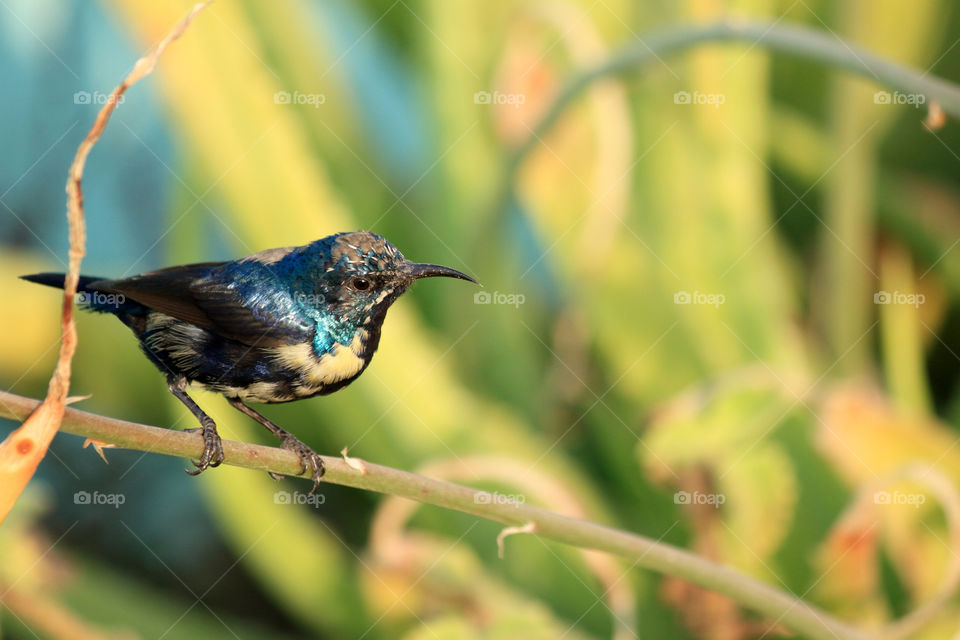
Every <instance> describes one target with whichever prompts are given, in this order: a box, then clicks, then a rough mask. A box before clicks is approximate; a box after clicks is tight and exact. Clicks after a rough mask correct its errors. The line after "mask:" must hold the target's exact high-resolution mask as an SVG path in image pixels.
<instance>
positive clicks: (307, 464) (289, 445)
mask: <svg viewBox="0 0 960 640" xmlns="http://www.w3.org/2000/svg"><path fill="white" fill-rule="evenodd" d="M282 438H283V440H282V442H281V444H280V446H281V447H283V448H284V449H290V450H291V451H293V452H294V453H296V454H297V456H298V457H299V458H300V474H301V475H302V474H304V473H306V471H307V469H309V470H310V475H311V476H312V477H313V488H312V489H310V493H315V492H316V490H317V488H318V487H319V486H320V478H322V477H323V474H324V473H325V472H326V468H325V467H324V465H323V458H321V457H320V456H319V455H318V454H317V452H316V451H314V450H313V449H311V448H310V447H308V446H307V445H305V444H304V443H302V442H300V441H299V440H297V439H296V438H295V437H293V436H292V435H290V434H289V433H288V434H287V435H285V436H282ZM270 475H271V476H273V477H274V478H276V477H277V476H275V475H274V474H272V473H271V474H270Z"/></svg>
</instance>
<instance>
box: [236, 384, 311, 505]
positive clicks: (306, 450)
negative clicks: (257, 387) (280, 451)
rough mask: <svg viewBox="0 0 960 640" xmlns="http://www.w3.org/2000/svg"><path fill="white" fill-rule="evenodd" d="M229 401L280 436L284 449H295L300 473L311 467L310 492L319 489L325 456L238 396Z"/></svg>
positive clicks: (274, 475) (277, 477)
mask: <svg viewBox="0 0 960 640" xmlns="http://www.w3.org/2000/svg"><path fill="white" fill-rule="evenodd" d="M227 402H229V403H230V405H231V406H233V407H234V408H235V409H237V410H238V411H240V412H241V413H244V414H246V415H248V416H250V417H251V418H253V419H254V420H256V421H257V422H259V423H260V424H262V425H263V426H264V427H266V428H267V430H268V431H269V432H270V433H272V434H273V435H275V436H277V437H278V438H280V442H281V446H282V447H283V448H284V449H290V450H292V451H294V452H295V453H296V454H297V456H299V457H300V473H301V474H302V473H304V472H306V470H307V469H308V468H309V469H310V472H311V475H312V476H313V488H312V489H311V490H310V493H313V492H314V491H316V490H317V487H319V486H320V478H322V477H323V473H324V471H325V469H324V466H323V458H321V457H320V456H319V455H317V453H316V452H315V451H314V450H313V449H311V448H310V447H308V446H307V445H305V444H304V443H302V442H300V441H299V440H298V439H297V438H295V437H294V436H293V434H292V433H290V432H288V431H285V430H284V429H281V428H280V427H278V426H277V425H276V424H274V423H273V422H271V421H270V420H269V419H267V418H266V417H264V416H262V415H260V413H258V412H257V411H255V410H253V409H251V408H250V407H249V406H247V405H245V404H244V403H243V402H242V401H241V400H238V399H237V398H227ZM270 475H271V476H272V477H273V478H275V479H277V480H279V479H280V476H279V475H277V474H275V473H273V472H270Z"/></svg>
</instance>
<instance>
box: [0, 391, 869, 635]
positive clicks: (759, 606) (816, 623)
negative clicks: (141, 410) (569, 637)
mask: <svg viewBox="0 0 960 640" xmlns="http://www.w3.org/2000/svg"><path fill="white" fill-rule="evenodd" d="M38 404H39V401H37V400H34V399H32V398H26V397H23V396H18V395H15V394H12V393H6V392H0V417H7V418H12V419H14V420H23V419H25V418H26V416H28V415H29V414H30V412H31V411H33V410H34V409H35V408H36V407H37V405H38ZM60 430H61V431H63V432H66V433H72V434H75V435H79V436H83V437H86V438H92V439H94V440H98V441H101V442H106V443H109V444H112V445H115V446H117V447H121V448H124V449H136V450H139V451H149V452H152V453H159V454H164V455H171V456H180V457H183V458H197V457H199V455H200V454H201V453H202V452H203V440H202V438H201V436H200V435H199V434H196V433H184V432H182V431H171V430H169V429H161V428H158V427H151V426H147V425H142V424H136V423H133V422H125V421H123V420H115V419H113V418H106V417H103V416H98V415H95V414H92V413H87V412H85V411H78V410H76V409H67V410H66V412H65V414H64V417H63V423H62V426H61V428H60ZM223 452H224V456H225V460H224V464H230V465H234V466H238V467H245V468H248V469H258V470H262V471H273V472H276V473H282V474H285V475H290V476H297V475H300V462H299V459H298V458H297V456H296V454H294V453H293V452H292V451H289V450H286V449H279V448H273V447H264V446H260V445H254V444H246V443H243V442H234V441H230V440H224V441H223ZM323 461H324V464H325V465H326V469H327V473H326V475H325V476H324V478H323V479H324V480H325V481H327V482H331V483H333V484H339V485H344V486H348V487H356V488H357V489H366V490H369V491H377V492H379V493H385V494H389V495H394V496H400V497H403V498H409V499H411V500H417V501H420V502H423V503H426V504H432V505H436V506H438V507H444V508H446V509H454V510H456V511H462V512H464V513H469V514H472V515H475V516H478V517H481V518H486V519H488V520H493V521H495V522H500V523H502V524H504V525H506V526H508V527H526V529H525V530H532V532H533V533H532V534H533V535H538V536H540V537H542V538H547V539H550V540H554V541H556V542H562V543H565V544H569V545H573V546H576V547H581V548H585V549H597V550H599V551H605V552H608V553H612V554H616V555H619V556H623V557H625V558H628V559H630V560H632V561H634V562H635V563H636V565H637V566H639V567H643V568H646V569H650V570H653V571H657V572H659V573H663V574H667V575H670V576H675V577H678V578H682V579H684V580H689V581H690V582H692V583H694V584H697V585H699V586H701V587H704V588H706V589H710V590H712V591H716V592H717V593H722V594H724V595H727V596H729V597H730V598H733V599H734V600H736V601H737V602H739V603H741V604H742V605H744V606H745V607H748V608H750V609H753V610H754V611H756V612H758V613H760V614H762V615H764V616H767V617H768V618H770V619H774V620H779V621H780V623H782V624H783V625H784V626H787V627H789V628H791V629H793V630H794V631H796V632H797V633H801V634H804V635H806V636H807V637H809V638H812V639H814V640H821V639H822V640H866V639H867V638H869V637H870V636H869V635H868V634H866V633H865V632H863V631H860V630H858V629H855V628H853V627H851V626H849V625H847V624H845V623H843V622H840V621H839V620H836V619H835V618H833V617H831V616H830V615H828V614H826V613H825V612H823V611H820V610H818V609H816V608H814V607H812V606H810V605H809V604H807V603H806V602H803V601H802V600H799V599H797V598H796V597H794V596H793V595H791V594H788V593H785V592H783V591H780V590H778V589H775V588H773V587H771V586H770V585H768V584H765V583H763V582H760V581H759V580H756V579H754V578H751V577H749V576H745V575H742V574H740V573H737V572H736V571H734V570H732V569H729V568H727V567H724V566H721V565H719V564H716V563H713V562H710V561H709V560H705V559H703V558H701V557H699V556H697V555H695V554H693V553H690V552H689V551H685V550H683V549H679V548H677V547H673V546H670V545H667V544H663V543H660V542H656V541H655V540H651V539H650V538H646V537H643V536H640V535H636V534H633V533H629V532H626V531H621V530H618V529H613V528H610V527H606V526H603V525H600V524H596V523H593V522H588V521H586V520H579V519H575V518H568V517H566V516H562V515H560V514H558V513H554V512H552V511H547V510H546V509H541V508H539V507H535V506H532V505H528V504H520V503H511V502H506V503H505V502H503V501H501V500H497V499H492V496H491V495H490V494H488V493H487V492H485V491H480V490H477V489H471V488H469V487H464V486H461V485H457V484H452V483H449V482H443V481H441V480H436V479H433V478H428V477H426V476H421V475H418V474H415V473H408V472H406V471H400V470H398V469H392V468H390V467H383V466H380V465H378V464H372V463H370V462H366V461H365V462H364V463H363V469H364V470H365V472H361V471H359V470H357V469H356V468H354V467H352V466H351V465H350V464H348V463H347V461H345V460H344V459H343V458H342V457H324V459H323ZM208 473H216V470H211V471H208Z"/></svg>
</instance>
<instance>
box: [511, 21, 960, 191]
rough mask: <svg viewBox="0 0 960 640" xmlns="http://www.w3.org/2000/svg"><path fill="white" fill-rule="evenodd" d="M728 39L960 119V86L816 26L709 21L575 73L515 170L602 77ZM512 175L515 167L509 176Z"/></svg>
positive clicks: (518, 154) (662, 34) (661, 34)
mask: <svg viewBox="0 0 960 640" xmlns="http://www.w3.org/2000/svg"><path fill="white" fill-rule="evenodd" d="M725 42H744V43H747V44H748V45H749V46H750V47H751V48H753V47H757V48H758V49H761V50H764V49H766V50H770V51H779V52H782V53H787V54H790V55H794V56H797V57H799V58H806V59H807V60H812V61H814V62H821V63H823V64H825V65H826V66H828V67H832V68H834V69H840V70H843V71H847V72H849V73H854V74H856V75H859V76H863V77H865V78H867V79H869V80H872V81H874V82H876V83H877V84H879V85H884V86H887V87H890V88H892V89H899V90H901V91H904V92H910V93H917V94H923V95H924V96H925V97H926V102H927V104H932V103H936V104H938V105H939V106H940V107H941V108H942V109H943V111H944V112H946V113H948V114H950V115H952V116H954V117H956V118H960V87H958V86H957V85H955V84H953V83H952V82H948V81H946V80H943V79H941V78H938V77H936V76H933V75H930V74H929V73H926V72H923V71H919V70H917V69H912V68H910V67H906V66H903V65H900V64H897V63H894V62H890V61H889V60H885V59H884V58H881V57H879V56H877V55H874V54H872V53H870V52H869V51H866V50H865V49H861V48H859V47H857V46H855V45H852V44H848V43H847V42H845V41H843V40H841V39H840V38H838V37H837V36H836V35H834V34H829V33H824V32H822V31H817V30H816V29H809V28H807V27H798V26H787V25H777V24H769V23H764V22H751V21H746V20H727V21H723V22H717V23H714V24H707V25H684V26H678V27H674V28H671V29H665V30H663V31H658V32H656V33H652V34H650V36H649V37H645V38H644V39H643V40H639V39H638V42H637V43H636V44H632V45H630V46H629V47H627V48H625V49H623V50H622V51H620V52H619V53H618V54H615V55H614V56H612V57H611V58H609V59H607V60H606V61H604V62H603V63H601V64H599V65H597V66H596V67H593V68H589V69H586V70H584V71H581V72H580V73H578V74H577V75H575V76H574V77H573V78H572V79H571V80H570V81H569V82H568V83H567V85H566V87H565V88H564V89H563V90H562V91H561V92H560V94H559V95H558V96H557V97H556V99H554V101H553V103H552V104H551V105H550V108H549V109H548V110H547V112H546V113H545V114H544V116H543V117H542V118H541V119H540V121H539V123H537V125H536V126H535V127H534V129H533V132H532V133H531V135H530V136H529V137H528V138H527V139H526V140H525V141H524V142H523V143H522V144H521V145H520V146H519V147H517V148H516V149H515V150H514V153H513V155H512V158H511V163H510V164H512V165H514V167H512V168H513V169H514V170H515V166H516V165H519V164H520V163H521V162H522V160H523V158H524V157H526V156H527V154H529V152H530V151H531V150H532V149H533V148H534V147H536V146H537V144H538V143H539V141H540V140H541V139H542V138H543V136H544V134H546V133H547V131H549V130H550V128H551V127H553V125H554V124H555V123H556V121H557V119H558V118H559V117H560V115H561V114H562V113H563V112H564V111H565V110H566V108H567V107H568V106H570V103H571V102H573V100H575V99H576V98H577V97H578V96H579V95H580V94H581V93H583V91H584V90H585V89H587V88H588V87H590V86H591V85H592V84H593V83H594V82H596V81H597V80H602V79H603V78H607V77H610V76H616V75H622V74H626V73H630V72H636V71H638V70H640V69H641V68H642V67H643V66H644V65H647V64H651V63H662V61H663V58H664V57H666V56H669V55H671V54H673V53H677V52H680V51H686V50H688V49H692V48H694V47H697V46H700V45H703V44H721V43H725ZM512 174H513V171H511V172H510V173H509V174H508V175H512Z"/></svg>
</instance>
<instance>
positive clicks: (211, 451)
mask: <svg viewBox="0 0 960 640" xmlns="http://www.w3.org/2000/svg"><path fill="white" fill-rule="evenodd" d="M184 431H187V432H190V433H194V432H197V431H199V432H200V435H202V436H203V454H202V455H201V456H200V459H199V460H197V461H193V460H191V461H190V462H191V463H192V464H193V466H194V467H196V469H194V470H193V471H191V470H189V469H187V473H188V474H189V475H191V476H196V475H199V474H201V473H203V472H204V471H206V470H207V469H208V468H210V467H219V466H220V464H221V463H222V462H223V443H222V442H221V440H220V434H218V433H217V427H216V426H214V425H212V424H209V425H208V424H205V425H203V426H202V427H200V428H199V429H184Z"/></svg>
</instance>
